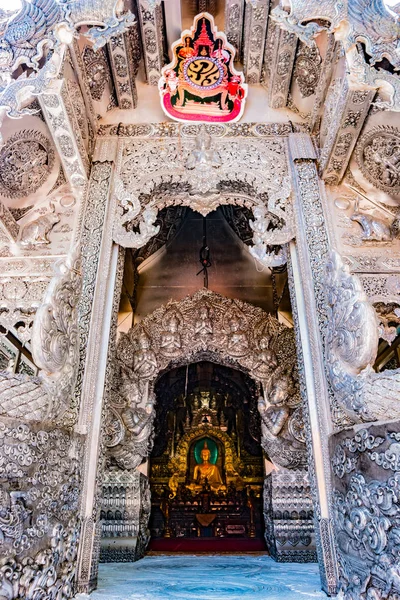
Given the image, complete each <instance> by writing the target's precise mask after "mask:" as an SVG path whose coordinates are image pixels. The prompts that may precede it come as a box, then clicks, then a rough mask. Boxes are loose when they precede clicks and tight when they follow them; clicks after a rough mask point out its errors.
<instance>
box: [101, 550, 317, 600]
mask: <svg viewBox="0 0 400 600" xmlns="http://www.w3.org/2000/svg"><path fill="white" fill-rule="evenodd" d="M323 598H325V599H326V598H327V596H326V595H325V594H324V593H323V592H322V591H321V589H320V579H319V573H318V565H317V564H314V563H311V564H310V563H309V564H296V563H276V562H274V561H273V560H272V559H271V558H270V557H269V556H266V555H265V554H257V555H254V554H240V555H238V554H235V555H226V554H223V555H209V556H204V555H197V556H196V555H188V554H175V555H173V554H170V555H150V556H146V557H145V558H143V559H142V560H140V561H138V562H135V563H108V564H101V565H100V568H99V586H98V589H97V590H96V591H95V592H93V594H91V596H90V600H239V599H240V600H313V599H314V600H317V599H323Z"/></svg>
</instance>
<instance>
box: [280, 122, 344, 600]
mask: <svg viewBox="0 0 400 600" xmlns="http://www.w3.org/2000/svg"><path fill="white" fill-rule="evenodd" d="M289 143H290V151H291V159H292V161H291V162H292V171H293V180H294V187H295V193H296V200H295V221H296V244H295V243H294V242H291V244H290V257H291V263H290V265H289V266H290V268H289V275H290V279H289V281H290V291H291V300H292V308H293V315H294V321H295V330H296V337H297V352H298V358H299V372H300V382H301V390H302V396H303V403H304V404H303V405H304V411H303V412H304V419H305V427H306V434H307V447H308V457H309V475H310V481H311V489H312V493H313V501H314V523H315V536H316V545H317V554H318V559H319V564H320V571H321V580H322V586H323V589H324V590H325V591H326V592H327V593H328V594H335V593H336V589H337V563H336V554H335V545H334V540H333V533H332V504H331V489H332V487H331V475H330V466H329V448H328V435H329V433H330V432H331V431H332V418H331V398H330V394H329V390H328V385H327V379H326V374H325V368H324V349H323V340H324V332H325V327H326V322H327V306H326V300H325V290H324V270H325V264H326V260H327V253H328V248H329V242H328V236H327V232H326V229H325V227H324V214H323V209H322V203H321V190H320V181H319V178H318V173H317V169H316V166H315V158H316V156H315V152H314V148H313V144H312V141H311V138H310V137H309V136H307V135H304V134H290V135H289ZM311 282H312V283H311Z"/></svg>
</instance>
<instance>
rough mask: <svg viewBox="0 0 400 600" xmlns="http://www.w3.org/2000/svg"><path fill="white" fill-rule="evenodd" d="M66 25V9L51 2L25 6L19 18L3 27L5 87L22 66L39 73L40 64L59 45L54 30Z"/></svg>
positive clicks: (37, 0)
mask: <svg viewBox="0 0 400 600" xmlns="http://www.w3.org/2000/svg"><path fill="white" fill-rule="evenodd" d="M60 21H62V8H61V6H60V5H59V4H57V3H55V2H52V1H49V0H34V1H33V2H26V1H23V2H22V6H21V9H20V10H19V12H18V13H17V14H15V13H14V14H12V15H11V16H10V17H9V18H8V19H7V20H6V21H5V22H4V21H3V22H2V23H1V29H2V32H1V33H2V39H1V43H0V63H1V66H0V76H1V79H2V80H3V84H4V83H7V82H9V81H10V79H11V73H12V72H13V71H15V70H16V69H17V67H19V66H20V65H22V64H23V65H26V66H27V67H31V68H33V69H35V70H37V69H39V61H40V59H41V58H42V57H43V55H44V54H45V52H46V51H47V50H49V49H51V48H53V46H54V43H55V41H56V40H55V35H54V26H55V25H57V23H59V22H60Z"/></svg>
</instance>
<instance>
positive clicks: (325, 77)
mask: <svg viewBox="0 0 400 600" xmlns="http://www.w3.org/2000/svg"><path fill="white" fill-rule="evenodd" d="M337 48H338V46H337V44H336V41H335V36H334V35H333V34H331V33H330V34H328V44H327V47H326V53H325V58H324V60H323V61H322V65H321V71H320V76H319V80H318V84H317V88H316V90H315V100H314V104H313V107H312V110H311V117H310V131H314V130H315V129H316V128H317V127H316V126H317V125H318V121H319V117H320V116H321V108H322V106H323V103H324V102H325V98H326V94H327V91H328V87H329V82H330V80H331V78H332V71H333V66H334V64H335V60H336V57H337Z"/></svg>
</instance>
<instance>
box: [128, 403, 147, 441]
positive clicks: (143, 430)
mask: <svg viewBox="0 0 400 600" xmlns="http://www.w3.org/2000/svg"><path fill="white" fill-rule="evenodd" d="M153 407H154V404H153V402H148V403H147V404H146V406H145V408H136V407H135V408H134V409H132V408H131V407H126V408H125V409H124V410H123V411H122V413H121V417H122V420H123V422H124V425H125V427H126V430H127V432H129V434H130V435H131V436H132V437H134V438H135V441H136V442H139V441H142V440H143V439H144V438H147V437H148V435H149V433H150V431H149V423H150V422H151V420H152V418H153Z"/></svg>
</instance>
